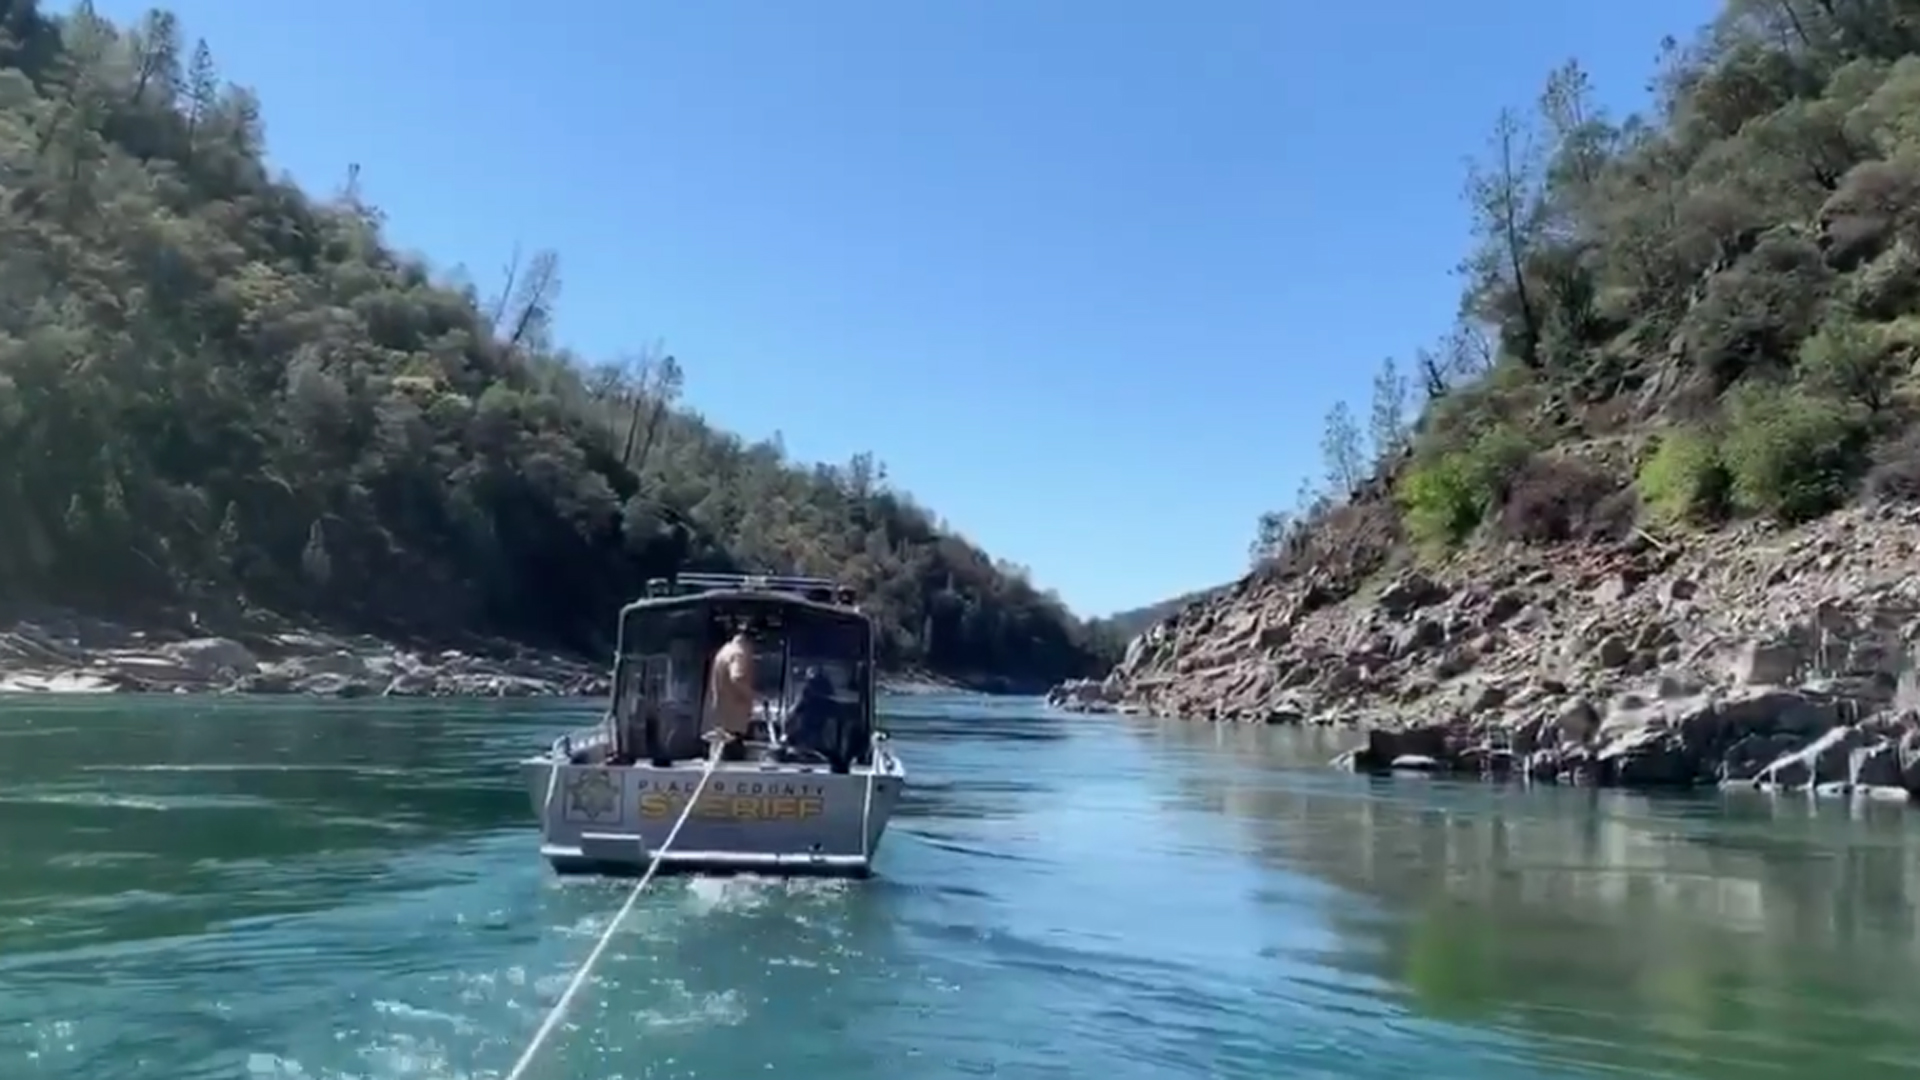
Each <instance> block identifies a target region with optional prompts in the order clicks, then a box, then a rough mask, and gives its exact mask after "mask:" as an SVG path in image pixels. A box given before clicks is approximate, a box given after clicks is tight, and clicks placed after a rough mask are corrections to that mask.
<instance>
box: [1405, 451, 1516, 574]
mask: <svg viewBox="0 0 1920 1080" xmlns="http://www.w3.org/2000/svg"><path fill="white" fill-rule="evenodd" d="M1532 454H1533V446H1532V445H1531V443H1529V442H1528V440H1527V438H1526V437H1525V436H1524V435H1522V434H1521V433H1520V432H1518V431H1516V430H1514V429H1513V428H1510V427H1506V426H1504V425H1500V426H1495V427H1492V428H1489V429H1487V430H1486V431H1485V432H1483V433H1482V434H1481V435H1480V436H1479V437H1478V438H1476V439H1474V440H1473V441H1472V442H1470V443H1468V444H1467V445H1466V446H1465V447H1463V448H1461V449H1458V450H1453V451H1450V452H1446V453H1440V454H1433V455H1431V456H1428V457H1425V458H1423V459H1421V460H1418V461H1416V462H1415V463H1414V464H1413V466H1412V467H1411V468H1409V469H1408V470H1407V471H1406V473H1405V474H1403V475H1402V476H1401V478H1400V482H1399V483H1398V484H1397V485H1396V486H1395V488H1394V496H1395V498H1396V499H1398V500H1399V503H1400V508H1401V510H1402V511H1403V513H1404V514H1405V516H1406V527H1407V533H1408V535H1409V536H1411V537H1412V538H1413V540H1414V542H1415V543H1417V544H1419V545H1421V546H1422V547H1426V548H1429V549H1432V548H1442V549H1444V548H1448V547H1452V546H1454V545H1456V544H1458V543H1460V542H1461V541H1463V540H1465V539H1466V538H1467V537H1468V536H1469V535H1470V534H1472V532H1473V530H1474V529H1475V528H1476V527H1478V526H1479V524H1480V522H1481V521H1483V520H1484V519H1485V518H1486V516H1487V514H1488V513H1489V512H1490V511H1491V510H1492V509H1493V508H1494V507H1495V506H1498V505H1499V504H1500V502H1501V499H1502V498H1503V496H1504V495H1505V492H1506V487H1507V484H1508V483H1509V482H1510V481H1511V480H1512V479H1513V477H1514V476H1515V475H1516V474H1517V473H1518V472H1519V471H1520V469H1521V468H1522V467H1523V466H1524V465H1525V464H1526V463H1527V460H1528V459H1529V458H1530V457H1531V456H1532Z"/></svg>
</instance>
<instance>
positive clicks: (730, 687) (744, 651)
mask: <svg viewBox="0 0 1920 1080" xmlns="http://www.w3.org/2000/svg"><path fill="white" fill-rule="evenodd" d="M753 667H754V665H753V638H752V627H751V626H749V625H748V624H747V623H745V622H742V623H740V624H739V625H738V626H737V627H735V628H734V631H733V637H731V638H729V639H727V643H726V644H724V645H722V646H720V649H719V651H718V652H716V653H714V654H713V677H712V679H711V681H710V682H709V684H708V686H709V689H708V691H707V728H708V730H709V731H713V732H718V733H720V734H722V735H724V736H725V737H726V748H725V749H724V750H722V751H721V754H720V759H721V760H722V761H739V760H740V759H742V758H744V757H745V756H746V753H747V744H746V737H747V729H748V728H749V726H751V724H752V723H753V696H754V695H753Z"/></svg>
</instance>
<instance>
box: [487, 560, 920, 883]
mask: <svg viewBox="0 0 1920 1080" xmlns="http://www.w3.org/2000/svg"><path fill="white" fill-rule="evenodd" d="M742 630H744V631H746V633H747V635H748V638H749V640H750V641H751V643H752V653H753V656H754V691H755V705H754V718H753V721H752V724H751V726H750V730H749V733H748V735H747V737H746V739H745V740H744V741H743V745H742V746H741V747H740V748H739V749H740V750H743V751H744V752H743V753H734V754H729V755H727V758H726V759H723V760H721V761H720V762H719V763H718V764H714V765H709V762H708V760H707V758H708V751H707V744H706V743H705V742H704V741H703V733H704V731H705V729H706V727H707V726H708V725H707V724H706V723H705V720H706V718H705V716H704V705H705V701H706V697H707V695H706V692H705V691H706V678H707V671H708V668H709V665H710V664H711V662H712V658H713V655H714V653H715V652H716V650H717V649H718V648H719V647H720V645H721V644H722V643H724V642H726V641H727V640H728V639H729V638H731V637H732V636H733V635H734V634H735V633H736V632H738V631H742ZM619 631H620V632H619V648H618V652H617V653H616V656H615V661H614V675H613V695H612V697H611V699H610V701H609V703H608V708H607V713H606V716H605V717H604V718H603V720H602V721H601V722H600V723H599V724H597V725H595V726H594V727H591V728H587V729H584V730H581V731H576V732H573V733H570V734H568V735H565V736H562V737H561V738H560V739H559V740H557V741H556V742H555V743H554V744H553V746H552V747H551V748H549V749H548V751H547V752H545V753H542V754H537V755H534V756H532V757H529V758H526V759H525V760H524V761H522V762H521V764H520V771H521V774H522V776H523V778H524V780H525V782H526V786H527V792H528V795H529V797H530V798H531V799H532V802H533V810H534V813H535V814H536V815H537V816H538V817H539V819H540V828H541V845H540V853H541V855H542V856H544V857H545V858H546V860H547V862H548V863H549V864H550V865H552V867H553V868H554V870H556V871H557V872H560V873H598V874H615V875H622V874H628V875H630V874H640V873H644V872H645V871H646V869H647V867H648V866H649V865H651V864H652V863H653V862H654V861H655V860H656V859H657V860H659V862H660V872H662V873H666V872H675V871H678V872H683V873H687V872H692V873H739V872H755V873H765V874H774V875H802V874H812V875H827V876H842V877H864V876H866V875H868V874H869V873H871V872H872V868H873V860H874V856H875V853H876V852H877V851H878V850H879V847H880V840H881V837H882V836H883V835H885V833H886V829H887V822H888V820H889V819H890V818H891V817H892V815H893V811H894V808H895V807H896V806H897V805H898V804H899V801H900V797H901V793H902V791H903V789H904V788H905V786H906V778H907V777H906V769H905V767H904V766H903V765H902V764H901V762H900V759H899V757H898V756H896V755H895V754H894V752H893V751H892V749H891V748H890V747H889V746H888V743H887V737H886V735H885V733H883V732H880V731H877V730H876V729H875V725H874V707H875V704H876V700H875V699H876V693H875V672H874V661H873V645H874V626H873V622H872V620H871V619H869V618H868V617H867V615H866V614H865V613H864V612H862V611H861V609H860V607H859V605H858V604H857V603H856V600H855V597H854V593H853V590H851V589H849V588H846V587H845V586H842V585H839V584H836V583H835V582H833V581H831V580H828V579H825V578H812V577H787V576H769V575H746V574H680V575H678V576H677V577H674V578H672V579H656V580H654V581H651V582H649V583H648V585H647V595H646V596H645V597H644V598H643V599H640V600H637V601H635V602H633V603H631V604H628V605H627V606H626V607H625V608H623V609H622V610H621V613H620V628H619ZM708 768H711V769H712V775H711V776H709V777H707V779H706V783H705V786H704V787H702V785H701V778H702V776H703V774H705V773H706V771H707V770H708ZM696 791H698V792H699V798H698V801H697V802H696V803H695V804H694V805H693V806H692V808H691V810H689V809H688V805H687V803H688V799H689V798H690V797H692V796H693V794H694V793H695V792H696ZM683 812H685V813H686V822H685V824H684V825H683V826H682V827H681V829H680V831H679V833H678V835H677V836H676V837H674V839H673V842H672V844H671V847H670V849H667V834H668V833H669V832H670V831H671V830H672V829H673V826H674V823H675V822H676V821H678V820H679V819H680V818H681V816H682V813H683Z"/></svg>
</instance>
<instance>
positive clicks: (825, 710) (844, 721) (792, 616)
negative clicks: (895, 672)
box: [613, 596, 873, 767]
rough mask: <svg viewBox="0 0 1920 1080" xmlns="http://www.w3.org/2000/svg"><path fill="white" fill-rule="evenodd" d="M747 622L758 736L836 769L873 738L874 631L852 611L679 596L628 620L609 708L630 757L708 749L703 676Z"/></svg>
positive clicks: (768, 600) (621, 748)
mask: <svg viewBox="0 0 1920 1080" xmlns="http://www.w3.org/2000/svg"><path fill="white" fill-rule="evenodd" d="M743 624H744V625H747V626H749V627H750V628H751V629H750V631H749V632H750V634H751V637H752V641H753V655H754V690H755V698H756V705H755V709H754V720H755V723H754V725H753V728H754V730H753V739H752V741H755V742H764V743H768V744H779V745H780V746H782V747H784V748H787V749H790V750H792V751H793V752H794V753H795V754H797V755H801V756H818V757H823V758H825V759H826V760H828V761H829V762H831V763H833V764H834V765H835V766H836V767H844V766H845V765H846V764H847V763H848V762H850V761H852V760H858V759H860V758H861V757H862V756H863V755H864V754H865V753H866V750H867V747H868V745H869V744H870V742H871V732H872V726H873V724H872V708H873V701H872V678H871V672H870V670H869V664H870V656H871V652H870V649H871V629H870V624H869V623H868V622H867V619H866V617H865V616H864V615H861V614H860V613H859V612H857V611H854V610H851V609H841V608H829V607H823V606H819V605H813V604H805V603H796V602H792V601H788V600H784V599H781V598H778V597H751V598H742V597H738V596H734V597H725V598H711V597H704V596H697V597H683V598H678V599H674V600H671V601H663V602H654V603H643V604H635V605H632V606H631V607H629V608H628V609H627V611H626V613H625V614H624V615H623V617H622V621H621V632H620V641H621V646H620V655H619V658H618V661H617V665H616V672H615V680H614V682H615V698H614V706H613V712H614V717H615V719H616V725H615V740H616V744H617V746H616V750H617V752H618V753H619V754H620V756H622V757H624V758H625V759H627V760H634V759H636V758H640V757H646V758H651V759H653V760H656V761H659V760H663V759H664V760H676V761H677V760H686V759H688V758H697V757H699V756H701V755H702V754H703V753H704V752H705V751H704V744H703V743H702V742H701V738H700V736H701V732H702V731H703V730H704V729H705V727H706V726H707V721H706V718H705V707H706V698H707V680H708V677H709V671H710V668H711V665H712V662H713V656H714V653H715V652H716V651H718V649H719V648H720V646H721V645H722V644H724V643H725V642H726V641H727V639H728V638H729V637H731V636H732V635H733V633H734V630H735V629H736V628H737V627H739V626H741V625H743Z"/></svg>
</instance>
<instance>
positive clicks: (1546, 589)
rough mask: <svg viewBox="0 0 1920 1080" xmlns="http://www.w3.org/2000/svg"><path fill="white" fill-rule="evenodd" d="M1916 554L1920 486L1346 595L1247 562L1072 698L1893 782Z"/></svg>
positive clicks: (1632, 776)
mask: <svg viewBox="0 0 1920 1080" xmlns="http://www.w3.org/2000/svg"><path fill="white" fill-rule="evenodd" d="M1916 568H1920V510H1916V509H1912V508H1898V507H1879V508H1873V509H1858V510H1852V511H1847V512H1844V513H1840V514H1836V515H1833V516H1831V517H1828V518H1825V519H1823V520H1821V521H1819V522H1816V523H1814V524H1811V525H1808V526H1803V527H1800V528H1797V529H1784V528H1778V527H1773V526H1769V525H1766V524H1763V523H1751V524H1748V525H1745V526H1741V527H1738V528H1733V529H1729V530H1725V531H1723V532H1719V533H1714V534H1707V535H1699V536H1694V537H1691V538H1687V539H1676V540H1670V541H1657V540H1654V539H1653V538H1652V537H1650V536H1646V535H1644V534H1642V535H1639V536H1636V537H1635V538H1633V539H1632V540H1629V541H1626V542H1622V543H1616V544H1606V545H1586V546H1579V547H1565V548H1560V549H1555V550H1551V551H1542V550H1538V549H1530V548H1525V547H1519V546H1513V547H1506V548H1501V549H1489V550H1482V551H1477V552H1474V553H1471V554H1468V555H1463V556H1461V557H1459V558H1457V559H1455V560H1452V561H1450V562H1448V563H1446V564H1444V565H1440V566H1433V567H1428V568H1421V569H1414V568H1406V569H1401V570H1396V571H1391V572H1388V573H1386V574H1383V575H1381V576H1380V578H1379V579H1378V580H1377V581H1376V582H1375V583H1373V584H1372V585H1370V586H1369V587H1366V588H1361V589H1358V590H1355V591H1352V592H1351V593H1348V594H1346V595H1341V594H1340V592H1339V591H1338V589H1337V588H1336V587H1334V586H1332V585H1331V584H1330V583H1329V582H1328V580H1327V579H1326V578H1325V577H1323V576H1319V575H1315V574H1312V573H1309V574H1305V575H1302V576H1300V577H1298V578H1290V579H1279V578H1267V579H1264V580H1262V579H1261V578H1259V577H1257V576H1256V577H1249V578H1247V579H1246V580H1244V581H1242V582H1241V583H1240V584H1239V585H1237V586H1236V587H1235V588H1233V589H1232V590H1230V591H1229V592H1227V593H1225V594H1223V595H1221V596H1219V597H1216V598H1214V599H1211V600H1208V601H1204V602H1202V603H1199V604H1195V605H1193V606H1191V607H1189V608H1187V609H1185V610H1183V611H1181V612H1179V613H1178V614H1176V615H1174V616H1172V617H1170V618H1169V619H1167V620H1166V621H1164V622H1162V623H1160V624H1159V625H1157V626H1155V627H1154V628H1153V629H1151V630H1149V631H1148V632H1146V633H1145V634H1143V635H1141V636H1140V637H1139V638H1137V639H1136V640H1135V641H1134V642H1133V644H1132V646H1131V647H1130V648H1129V649H1128V652H1127V655H1126V658H1125V660H1124V661H1123V662H1122V663H1121V665H1120V666H1119V667H1118V668H1116V669H1115V670H1114V671H1113V673H1112V674H1111V675H1110V676H1109V677H1108V678H1107V679H1106V680H1105V682H1104V683H1102V684H1099V686H1098V689H1097V690H1093V689H1092V688H1089V690H1087V691H1083V692H1082V693H1081V694H1080V695H1079V698H1078V700H1079V701H1080V702H1083V703H1091V704H1090V705H1083V707H1092V708H1102V707H1104V706H1102V705H1101V704H1099V703H1101V702H1111V703H1113V706H1114V707H1117V708H1120V709H1123V710H1125V711H1141V712H1149V713H1152V714H1155V715H1161V716H1174V717H1189V718H1196V719H1207V720H1216V721H1243V722H1256V723H1312V724H1356V725H1360V726H1364V727H1367V728H1369V729H1370V730H1371V731H1372V732H1373V734H1372V736H1371V738H1370V742H1369V747H1368V749H1367V750H1365V751H1363V752H1362V753H1361V754H1360V755H1358V756H1357V757H1355V758H1354V759H1352V761H1351V763H1352V764H1354V765H1355V766H1357V767H1362V768H1390V767H1395V766H1398V767H1401V768H1417V769H1452V770H1467V771H1474V772H1494V773H1499V772H1506V771H1510V770H1515V771H1523V772H1525V773H1527V774H1528V775H1530V776H1532V777H1534V778H1536V779H1543V780H1552V779H1570V780H1571V779H1586V780H1592V781H1596V782H1617V783H1626V784H1667V783H1671V784H1691V783H1695V782H1703V781H1735V782H1743V781H1758V782H1761V783H1777V784H1785V785H1789V786H1791V785H1794V784H1803V785H1804V784H1816V785H1817V784H1820V783H1854V784H1858V785H1861V786H1863V787H1865V788H1887V789H1890V790H1893V789H1899V788H1903V787H1904V786H1905V785H1906V779H1907V773H1908V771H1909V769H1908V766H1910V765H1911V764H1912V758H1913V754H1912V753H1911V750H1912V749H1913V748H1914V747H1913V744H1914V740H1913V738H1912V737H1911V736H1909V735H1907V734H1906V733H1907V732H1908V731H1909V730H1910V729H1911V728H1912V727H1913V726H1914V719H1915V718H1914V717H1913V715H1912V714H1909V713H1906V712H1903V711H1902V707H1903V706H1905V705H1907V704H1908V696H1909V695H1907V694H1906V692H1905V687H1906V685H1907V683H1908V682H1909V676H1908V671H1909V668H1910V661H1909V650H1910V648H1911V647H1912V643H1914V642H1916V641H1920V575H1917V574H1916V573H1915V569H1916ZM1835 733H1837V734H1835ZM1823 737H1824V738H1825V741H1824V743H1822V741H1821V740H1822V738H1823ZM1809 747H1811V748H1812V749H1813V753H1811V754H1809V753H1807V750H1808V749H1809ZM1903 751H1906V752H1903ZM1915 778H1916V779H1920V773H1916V774H1915Z"/></svg>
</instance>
